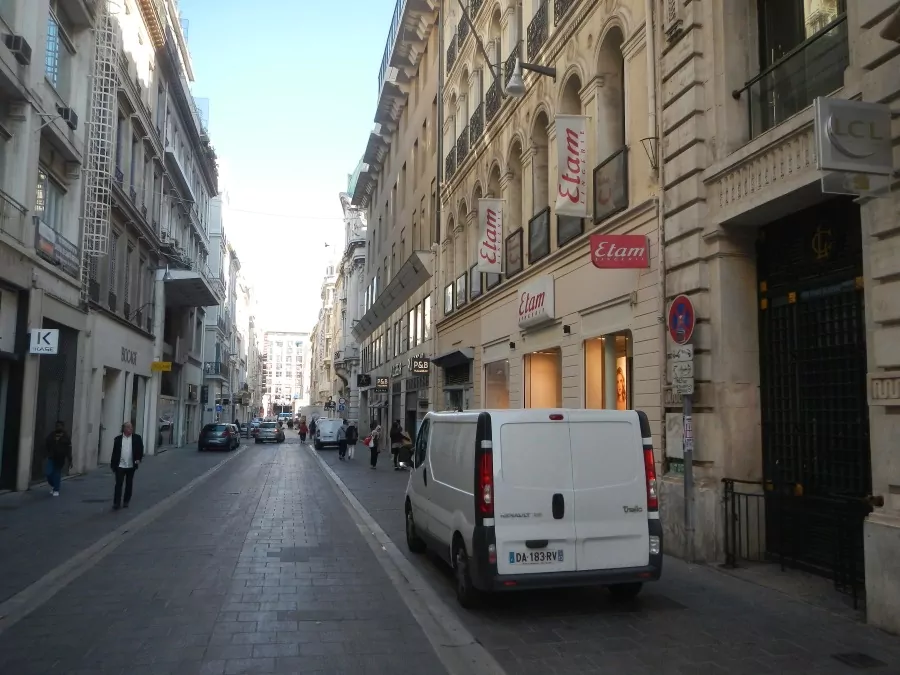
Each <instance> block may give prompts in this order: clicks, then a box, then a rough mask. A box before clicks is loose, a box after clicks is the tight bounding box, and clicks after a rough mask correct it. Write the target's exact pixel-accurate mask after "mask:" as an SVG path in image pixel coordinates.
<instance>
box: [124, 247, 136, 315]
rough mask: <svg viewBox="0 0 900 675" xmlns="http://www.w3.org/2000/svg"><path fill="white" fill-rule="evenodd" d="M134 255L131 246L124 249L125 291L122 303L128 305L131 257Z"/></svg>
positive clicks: (129, 301) (129, 300)
mask: <svg viewBox="0 0 900 675" xmlns="http://www.w3.org/2000/svg"><path fill="white" fill-rule="evenodd" d="M133 254H134V249H133V248H131V246H128V247H126V249H125V289H124V292H123V293H122V301H123V302H125V303H127V304H130V303H131V256H132V255H133Z"/></svg>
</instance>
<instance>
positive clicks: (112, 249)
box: [107, 232, 119, 295]
mask: <svg viewBox="0 0 900 675" xmlns="http://www.w3.org/2000/svg"><path fill="white" fill-rule="evenodd" d="M118 257H119V235H118V233H116V232H113V233H112V235H111V236H110V238H109V278H108V279H107V287H108V288H109V292H110V295H113V294H115V292H116V291H117V290H118V288H119V280H118V278H117V277H116V258H118Z"/></svg>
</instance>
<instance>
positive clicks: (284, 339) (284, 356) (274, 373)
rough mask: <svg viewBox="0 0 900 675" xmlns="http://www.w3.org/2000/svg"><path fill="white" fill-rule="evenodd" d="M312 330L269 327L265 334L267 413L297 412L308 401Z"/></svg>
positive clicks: (264, 392) (264, 356)
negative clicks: (309, 331) (271, 329)
mask: <svg viewBox="0 0 900 675" xmlns="http://www.w3.org/2000/svg"><path fill="white" fill-rule="evenodd" d="M309 361H310V334H309V333H304V332H291V331H266V332H265V334H264V338H263V380H264V382H263V406H264V407H265V408H266V415H277V414H278V413H282V412H290V413H294V414H296V413H297V412H298V411H299V409H300V407H301V406H304V405H306V403H307V401H308V399H307V387H308V384H307V382H308V378H309V375H308V372H309Z"/></svg>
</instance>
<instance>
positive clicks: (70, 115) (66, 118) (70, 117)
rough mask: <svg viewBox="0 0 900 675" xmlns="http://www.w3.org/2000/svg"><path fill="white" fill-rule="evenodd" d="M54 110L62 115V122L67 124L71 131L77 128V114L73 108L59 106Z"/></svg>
mask: <svg viewBox="0 0 900 675" xmlns="http://www.w3.org/2000/svg"><path fill="white" fill-rule="evenodd" d="M56 111H57V112H58V113H59V115H60V117H62V119H63V122H65V123H66V124H68V125H69V128H70V129H71V130H72V131H75V130H76V129H77V128H78V114H77V113H76V112H75V111H74V110H72V109H71V108H63V107H61V106H59V107H57V108H56Z"/></svg>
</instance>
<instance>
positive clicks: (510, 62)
mask: <svg viewBox="0 0 900 675" xmlns="http://www.w3.org/2000/svg"><path fill="white" fill-rule="evenodd" d="M521 46H522V43H521V41H520V42H517V43H516V44H515V46H514V47H513V49H512V51H511V52H510V53H509V56H507V57H506V61H504V62H503V83H504V84H509V78H510V77H512V74H513V69H514V68H515V67H516V59H517V58H519V49H520V48H521Z"/></svg>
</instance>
